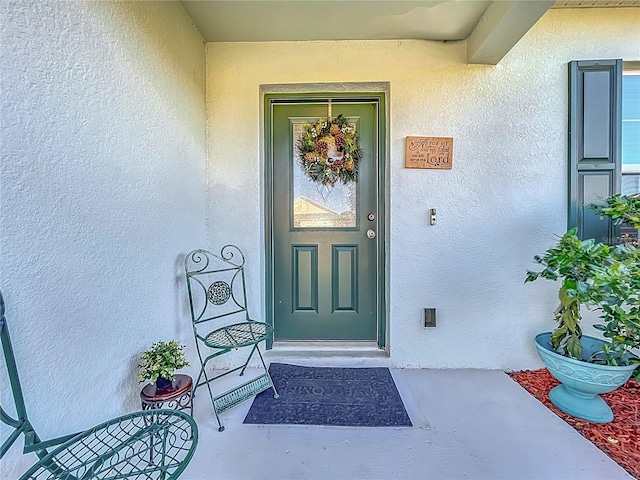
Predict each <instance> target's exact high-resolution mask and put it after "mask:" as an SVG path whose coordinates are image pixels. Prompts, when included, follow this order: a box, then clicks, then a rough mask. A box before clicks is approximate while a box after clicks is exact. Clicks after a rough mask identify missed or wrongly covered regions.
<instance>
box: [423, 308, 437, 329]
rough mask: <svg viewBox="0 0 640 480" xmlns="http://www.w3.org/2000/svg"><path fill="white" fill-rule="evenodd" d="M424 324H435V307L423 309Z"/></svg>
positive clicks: (430, 325)
mask: <svg viewBox="0 0 640 480" xmlns="http://www.w3.org/2000/svg"><path fill="white" fill-rule="evenodd" d="M424 326H425V327H435V326H436V309H435V308H425V309H424Z"/></svg>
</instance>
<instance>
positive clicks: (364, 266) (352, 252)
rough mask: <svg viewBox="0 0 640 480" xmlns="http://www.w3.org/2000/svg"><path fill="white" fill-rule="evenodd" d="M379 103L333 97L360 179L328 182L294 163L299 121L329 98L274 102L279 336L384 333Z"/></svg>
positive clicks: (317, 112) (319, 112) (310, 119)
mask: <svg viewBox="0 0 640 480" xmlns="http://www.w3.org/2000/svg"><path fill="white" fill-rule="evenodd" d="M378 108H379V105H378V103H376V102H368V103H364V102H362V103H358V102H355V103H354V102H353V101H351V102H350V103H346V102H345V103H339V101H337V100H334V101H333V103H332V116H333V117H336V116H338V115H339V114H342V115H343V116H344V117H345V118H347V119H348V121H349V123H350V124H351V125H352V126H353V127H355V129H356V131H357V132H358V139H359V140H358V143H359V145H360V147H361V149H362V152H363V155H362V159H361V161H360V163H359V166H358V172H357V181H356V182H351V183H348V184H346V185H345V184H342V183H337V184H336V185H335V186H333V187H331V186H323V185H320V184H318V183H314V182H313V181H311V180H310V179H308V178H307V177H306V176H305V174H304V172H303V171H302V168H301V167H300V166H299V165H298V163H297V156H298V151H297V147H296V145H297V142H298V141H299V138H300V136H301V134H302V131H303V129H302V127H303V125H305V124H307V123H316V122H317V121H318V120H320V119H323V118H326V117H327V113H328V104H327V102H323V103H307V104H275V105H273V106H272V112H271V113H272V116H271V119H272V123H271V125H272V127H271V128H272V131H271V139H272V144H271V148H270V151H271V159H270V161H271V162H272V185H271V186H272V192H271V194H272V195H271V198H272V205H271V207H272V209H271V210H272V212H271V215H272V218H271V225H272V252H271V253H272V262H270V263H271V266H272V270H273V271H272V272H270V273H271V275H272V276H271V278H272V279H273V288H272V293H273V298H272V299H271V300H272V302H273V323H274V327H275V340H276V341H277V340H379V336H378V335H379V328H378V327H379V312H380V299H379V297H380V291H381V290H380V285H379V282H380V268H379V259H380V257H381V255H380V237H379V233H380V232H379V224H380V221H379V208H378V203H379V191H378V183H379V181H378V163H379V145H378V137H379V132H378V122H379V120H378Z"/></svg>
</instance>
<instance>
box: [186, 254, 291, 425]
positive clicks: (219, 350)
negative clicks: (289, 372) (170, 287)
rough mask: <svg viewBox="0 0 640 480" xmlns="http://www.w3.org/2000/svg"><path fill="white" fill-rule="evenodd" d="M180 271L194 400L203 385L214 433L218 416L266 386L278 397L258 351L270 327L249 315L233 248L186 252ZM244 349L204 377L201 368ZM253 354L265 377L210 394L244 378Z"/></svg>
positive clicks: (240, 265) (238, 260)
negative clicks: (235, 377) (194, 364)
mask: <svg viewBox="0 0 640 480" xmlns="http://www.w3.org/2000/svg"><path fill="white" fill-rule="evenodd" d="M185 273H186V277H187V290H188V293H189V306H190V308H191V321H192V324H193V333H194V336H195V341H196V348H197V350H198V356H199V357H200V365H201V368H200V373H199V375H198V379H197V380H196V383H195V386H194V396H195V393H196V390H197V389H198V387H201V386H203V385H206V386H207V389H208V390H209V396H210V397H211V403H212V405H213V411H214V413H215V415H216V419H217V420H218V427H219V428H218V431H220V432H222V431H223V430H224V427H223V426H222V423H221V421H220V414H221V413H222V412H224V411H226V410H228V409H229V408H231V407H234V406H236V405H238V404H240V403H242V402H243V401H245V400H248V399H250V398H252V397H254V396H255V395H257V394H258V393H260V392H262V391H264V390H268V389H269V388H271V389H273V396H274V397H275V398H277V397H278V392H277V391H276V388H275V386H274V385H273V381H272V380H271V376H270V375H269V371H268V370H267V366H266V365H265V363H264V359H263V358H262V353H261V352H260V348H259V347H258V344H259V343H260V342H262V341H264V340H266V339H267V338H268V337H270V336H271V335H272V333H273V328H272V327H271V326H270V325H268V324H266V323H263V322H258V321H255V320H253V319H251V318H250V316H249V312H248V310H247V292H246V286H245V278H244V255H243V254H242V252H241V251H240V249H239V248H238V247H236V246H235V245H225V246H224V247H222V249H221V250H220V254H219V255H217V254H214V253H211V252H208V251H206V250H194V251H192V252H190V253H189V254H188V255H187V256H186V258H185ZM245 347H246V348H248V349H250V351H249V355H248V357H247V359H246V361H245V362H244V363H243V364H242V365H239V366H237V367H235V368H231V369H229V370H227V371H225V372H224V373H221V374H218V375H216V376H212V377H211V378H209V377H210V375H211V374H208V373H207V371H206V366H207V363H208V362H209V361H210V360H211V359H213V358H215V357H218V356H220V355H225V354H227V353H229V352H231V351H232V350H237V349H240V348H245ZM203 351H204V352H205V353H204V354H203ZM209 352H213V353H209ZM254 353H257V354H258V357H259V358H260V362H261V363H262V368H263V369H264V373H263V374H261V375H259V376H257V377H255V378H253V379H252V380H250V381H248V382H245V383H242V384H240V385H238V386H236V387H234V388H231V389H230V390H226V391H224V392H222V393H217V392H216V393H215V394H214V392H213V391H212V386H211V384H212V382H215V381H216V380H219V379H221V378H222V377H225V376H226V375H229V374H231V373H234V372H237V371H238V370H240V376H242V375H244V372H245V370H246V368H247V365H248V364H249V361H250V360H251V357H253V354H254Z"/></svg>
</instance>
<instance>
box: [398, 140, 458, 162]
mask: <svg viewBox="0 0 640 480" xmlns="http://www.w3.org/2000/svg"><path fill="white" fill-rule="evenodd" d="M404 166H405V167H406V168H439V169H445V170H451V167H452V166H453V138H449V137H407V147H406V151H405V157H404Z"/></svg>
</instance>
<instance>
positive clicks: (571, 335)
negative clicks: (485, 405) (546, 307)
mask: <svg viewBox="0 0 640 480" xmlns="http://www.w3.org/2000/svg"><path fill="white" fill-rule="evenodd" d="M637 207H638V204H636V202H635V200H634V198H633V197H624V196H615V197H612V198H611V199H608V201H607V205H606V206H604V207H594V210H596V211H598V212H599V213H600V214H601V215H606V216H611V217H612V219H613V220H614V222H615V221H616V216H615V215H617V218H622V217H624V218H625V220H626V221H627V222H628V221H629V219H632V218H634V216H636V215H637V213H638V209H637ZM634 209H635V210H634ZM623 212H625V213H624V215H621V214H622V213H623ZM634 212H635V213H634ZM633 226H637V225H633ZM534 258H535V261H536V262H537V263H539V264H540V265H541V266H542V267H543V268H542V269H541V270H539V271H535V272H534V271H529V272H528V273H527V278H526V280H525V282H531V281H534V280H537V279H538V278H545V279H549V280H560V282H561V283H560V290H559V294H558V296H559V299H560V305H559V307H558V309H557V310H556V312H555V319H556V322H557V326H556V329H555V330H554V331H553V332H545V333H541V334H539V335H537V336H536V348H537V350H538V353H539V355H540V358H541V359H542V361H543V363H544V364H545V366H546V367H547V369H548V370H549V372H550V373H551V374H552V375H553V376H554V377H555V378H556V379H558V380H559V381H560V382H561V383H562V384H561V385H558V386H557V387H555V388H554V389H552V390H551V392H550V393H549V398H550V399H551V401H552V403H553V404H554V405H556V406H557V407H558V408H560V409H561V410H562V411H564V412H566V413H568V414H570V415H573V416H575V417H580V418H584V419H586V420H590V421H593V422H598V423H607V422H610V421H611V420H613V413H612V411H611V408H610V407H609V406H608V405H607V404H606V403H605V402H604V400H603V399H602V398H601V397H600V396H599V394H601V393H607V392H610V391H612V390H614V389H615V388H618V387H619V386H621V385H623V384H624V383H625V382H626V381H627V380H628V379H629V378H630V377H631V375H632V374H633V371H634V370H635V369H636V367H637V366H638V358H637V357H636V356H635V355H634V354H633V350H635V349H637V348H639V347H640V250H638V248H637V247H635V246H634V245H631V244H627V245H613V246H610V245H605V244H602V243H596V242H595V241H594V240H580V239H579V238H578V237H577V236H576V229H571V230H569V231H568V232H567V233H565V234H564V235H563V236H562V237H561V238H560V240H559V241H558V243H557V245H555V246H554V247H552V248H550V249H549V250H547V251H546V252H545V253H544V254H543V255H537V256H536V257H534ZM582 306H586V307H587V308H592V309H596V310H599V311H600V312H601V317H600V318H601V319H602V320H603V323H600V324H598V325H595V328H597V329H599V330H601V331H602V332H603V336H604V337H606V338H607V339H609V341H605V340H602V339H597V338H594V337H589V336H586V335H583V334H582V328H581V325H580V322H581V320H582V317H581V312H580V310H581V307H582ZM637 376H638V377H639V378H640V371H638V373H637Z"/></svg>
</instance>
